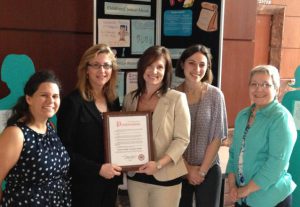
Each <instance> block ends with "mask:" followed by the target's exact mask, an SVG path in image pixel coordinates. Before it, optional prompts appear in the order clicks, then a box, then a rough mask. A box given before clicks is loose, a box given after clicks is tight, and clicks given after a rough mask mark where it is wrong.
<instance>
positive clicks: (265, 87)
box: [249, 72, 278, 108]
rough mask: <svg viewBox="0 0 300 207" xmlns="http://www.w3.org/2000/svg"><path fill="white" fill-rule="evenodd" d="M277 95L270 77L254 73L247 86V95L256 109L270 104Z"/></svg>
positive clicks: (265, 74) (261, 73) (262, 73)
mask: <svg viewBox="0 0 300 207" xmlns="http://www.w3.org/2000/svg"><path fill="white" fill-rule="evenodd" d="M277 93H278V89H276V88H275V87H274V83H273V80H272V78H271V76H270V75H269V74H267V73H264V72H257V73H255V74H254V75H253V76H252V78H251V80H250V84H249V95H250V100H251V102H252V103H254V104H255V105H256V107H257V108H262V107H265V106H266V105H268V104H269V103H271V102H272V101H273V100H274V99H275V97H276V95H277Z"/></svg>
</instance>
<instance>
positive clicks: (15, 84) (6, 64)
mask: <svg viewBox="0 0 300 207" xmlns="http://www.w3.org/2000/svg"><path fill="white" fill-rule="evenodd" d="M34 71H35V69H34V65H33V62H32V60H31V59H30V58H29V57H28V56H27V55H16V54H10V55H7V56H6V57H5V58H4V61H3V63H2V67H1V79H2V81H3V82H5V83H6V85H7V87H8V89H9V91H10V93H9V94H8V95H7V96H5V97H3V98H2V99H0V110H7V109H10V108H11V107H12V106H13V105H14V104H15V103H16V101H17V99H18V97H20V96H21V95H23V87H24V85H25V82H26V81H27V80H28V78H29V77H30V76H31V75H32V74H33V73H34Z"/></svg>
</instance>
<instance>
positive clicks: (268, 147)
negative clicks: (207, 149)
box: [227, 65, 297, 207]
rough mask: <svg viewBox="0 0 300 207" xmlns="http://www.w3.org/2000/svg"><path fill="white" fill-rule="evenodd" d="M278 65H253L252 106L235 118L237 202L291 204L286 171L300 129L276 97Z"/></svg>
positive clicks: (232, 189)
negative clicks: (297, 129) (297, 128)
mask: <svg viewBox="0 0 300 207" xmlns="http://www.w3.org/2000/svg"><path fill="white" fill-rule="evenodd" d="M279 84H280V77H279V74H278V70H277V68H275V67H274V66H271V65H260V66H257V67H255V68H253V69H252V70H251V73H250V81H249V96H250V100H251V102H252V105H251V106H250V107H247V108H245V109H244V110H242V111H241V112H240V113H239V114H238V116H237V118H236V120H235V129H234V136H233V143H232V145H231V147H230V151H229V152H230V153H229V161H228V165H227V173H228V182H229V193H230V197H231V199H232V201H234V202H237V203H236V206H255V207H260V206H262V207H274V206H276V207H290V206H292V204H291V194H292V192H293V191H294V189H295V187H296V185H295V183H294V182H293V180H292V178H291V175H290V174H289V173H288V172H287V170H288V166H289V159H290V156H291V153H292V150H293V147H294V144H295V141H296V137H297V131H296V128H295V124H294V120H293V117H292V116H291V114H290V113H289V112H288V110H287V109H286V108H285V107H283V106H282V105H281V104H280V103H278V100H277V95H278V91H279Z"/></svg>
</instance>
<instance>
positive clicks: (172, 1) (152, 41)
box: [94, 0, 224, 101]
mask: <svg viewBox="0 0 300 207" xmlns="http://www.w3.org/2000/svg"><path fill="white" fill-rule="evenodd" d="M223 4H224V0H206V1H204V0H119V1H118V0H94V43H95V44H98V43H106V44H108V45H109V46H110V47H111V48H112V49H113V51H114V52H115V53H116V57H117V60H118V65H119V68H120V69H121V70H120V72H119V79H118V80H119V83H118V92H119V97H120V98H121V101H122V98H123V95H124V94H125V93H128V92H129V91H131V90H134V89H135V88H136V83H137V81H136V78H137V73H136V65H137V61H138V58H139V57H140V56H141V55H142V53H143V52H144V51H145V50H146V49H147V48H148V47H150V46H153V45H162V46H165V47H167V48H168V49H169V50H170V52H171V57H172V61H173V66H174V67H175V66H176V62H177V60H178V58H179V57H180V55H181V53H182V51H183V50H184V49H185V48H187V47H189V46H190V45H192V44H203V45H205V46H207V47H209V48H210V49H211V53H212V55H213V62H212V69H213V74H214V82H213V84H214V85H216V86H220V83H221V76H220V74H221V62H222V61H221V58H222V55H221V54H222V44H223V42H222V40H223V15H224V14H223V13H224V12H223V11H224V8H223Z"/></svg>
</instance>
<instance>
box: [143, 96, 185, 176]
mask: <svg viewBox="0 0 300 207" xmlns="http://www.w3.org/2000/svg"><path fill="white" fill-rule="evenodd" d="M173 101H174V102H175V104H174V108H173V109H172V110H173V113H174V114H173V115H174V119H170V121H171V122H173V123H171V124H170V126H172V127H170V128H169V129H168V130H167V131H168V133H166V134H165V135H164V136H169V137H166V138H162V139H166V140H168V144H167V145H166V146H167V148H164V150H165V149H166V150H165V151H164V152H163V154H161V157H160V158H159V159H158V160H156V161H150V162H148V163H147V164H145V165H144V166H142V167H141V168H140V171H139V172H144V173H147V172H148V173H147V174H154V173H155V172H156V171H157V170H158V168H163V167H164V166H166V165H168V164H169V163H171V162H173V163H176V162H177V161H178V160H179V159H181V158H182V154H183V153H184V151H185V149H186V147H187V145H188V143H189V134H190V114H189V109H188V104H187V99H186V96H185V94H183V93H181V94H180V95H179V96H178V95H177V97H176V99H175V100H173ZM168 121H169V120H168Z"/></svg>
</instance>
